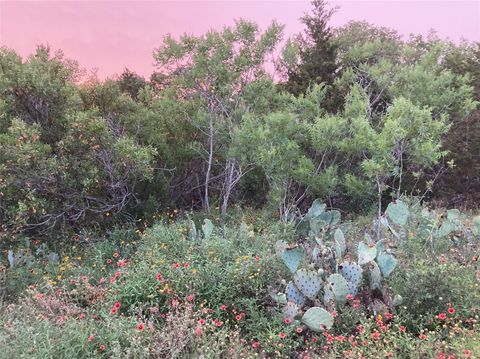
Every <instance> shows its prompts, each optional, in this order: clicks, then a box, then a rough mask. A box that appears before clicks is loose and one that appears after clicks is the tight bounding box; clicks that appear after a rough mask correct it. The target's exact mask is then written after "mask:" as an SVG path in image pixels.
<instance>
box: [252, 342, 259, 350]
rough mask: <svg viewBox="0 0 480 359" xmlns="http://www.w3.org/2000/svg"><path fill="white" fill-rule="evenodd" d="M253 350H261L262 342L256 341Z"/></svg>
mask: <svg viewBox="0 0 480 359" xmlns="http://www.w3.org/2000/svg"><path fill="white" fill-rule="evenodd" d="M252 348H253V349H255V350H256V349H258V348H260V342H259V341H254V342H253V343H252Z"/></svg>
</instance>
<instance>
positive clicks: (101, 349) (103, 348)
mask: <svg viewBox="0 0 480 359" xmlns="http://www.w3.org/2000/svg"><path fill="white" fill-rule="evenodd" d="M98 349H100V351H102V352H103V351H104V350H105V349H107V348H106V347H105V345H103V344H100V345H99V346H98Z"/></svg>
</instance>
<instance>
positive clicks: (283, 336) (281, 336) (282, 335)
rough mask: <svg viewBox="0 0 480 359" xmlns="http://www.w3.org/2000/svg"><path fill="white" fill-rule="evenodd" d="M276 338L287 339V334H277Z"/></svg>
mask: <svg viewBox="0 0 480 359" xmlns="http://www.w3.org/2000/svg"><path fill="white" fill-rule="evenodd" d="M278 337H279V338H280V339H285V338H286V337H287V334H285V333H279V334H278Z"/></svg>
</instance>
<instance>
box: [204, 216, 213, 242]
mask: <svg viewBox="0 0 480 359" xmlns="http://www.w3.org/2000/svg"><path fill="white" fill-rule="evenodd" d="M202 231H203V238H205V239H209V238H210V236H211V235H212V232H213V223H212V221H210V220H209V219H208V218H205V219H204V220H203V224H202Z"/></svg>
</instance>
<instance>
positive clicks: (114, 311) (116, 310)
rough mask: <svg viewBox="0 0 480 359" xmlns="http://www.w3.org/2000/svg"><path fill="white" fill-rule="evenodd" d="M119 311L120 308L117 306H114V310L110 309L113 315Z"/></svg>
mask: <svg viewBox="0 0 480 359" xmlns="http://www.w3.org/2000/svg"><path fill="white" fill-rule="evenodd" d="M117 312H118V309H117V308H115V307H113V308H112V310H111V311H110V313H112V315H115V314H117Z"/></svg>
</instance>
